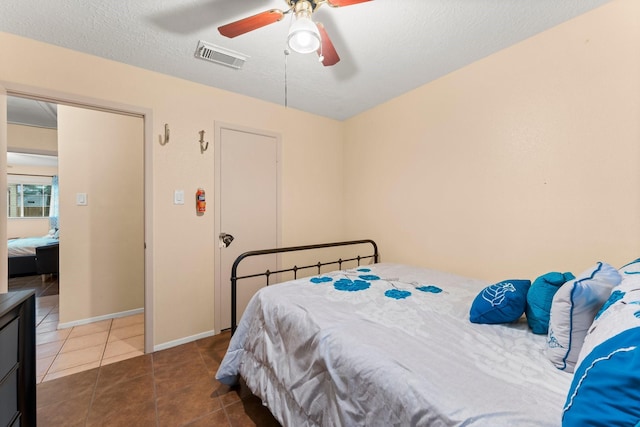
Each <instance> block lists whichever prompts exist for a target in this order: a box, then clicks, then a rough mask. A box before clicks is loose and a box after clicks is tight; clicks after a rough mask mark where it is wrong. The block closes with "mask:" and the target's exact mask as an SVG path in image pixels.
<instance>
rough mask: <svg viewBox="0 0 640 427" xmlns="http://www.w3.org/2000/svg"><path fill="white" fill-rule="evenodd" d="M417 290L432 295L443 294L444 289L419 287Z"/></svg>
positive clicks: (429, 286)
mask: <svg viewBox="0 0 640 427" xmlns="http://www.w3.org/2000/svg"><path fill="white" fill-rule="evenodd" d="M416 289H417V290H419V291H422V292H431V293H432V294H439V293H440V292H442V289H440V288H439V287H437V286H433V285H425V286H418V287H416Z"/></svg>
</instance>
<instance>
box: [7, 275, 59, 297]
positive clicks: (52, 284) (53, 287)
mask: <svg viewBox="0 0 640 427" xmlns="http://www.w3.org/2000/svg"><path fill="white" fill-rule="evenodd" d="M26 290H34V291H35V292H36V298H37V297H45V296H49V295H58V293H59V290H60V284H59V282H58V276H54V275H51V274H47V275H44V278H43V276H41V275H37V276H21V277H11V278H9V291H26Z"/></svg>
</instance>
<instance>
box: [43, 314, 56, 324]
mask: <svg viewBox="0 0 640 427" xmlns="http://www.w3.org/2000/svg"><path fill="white" fill-rule="evenodd" d="M59 320H60V315H59V314H58V313H49V314H47V315H46V317H45V318H44V319H42V323H49V322H56V323H58V321H59Z"/></svg>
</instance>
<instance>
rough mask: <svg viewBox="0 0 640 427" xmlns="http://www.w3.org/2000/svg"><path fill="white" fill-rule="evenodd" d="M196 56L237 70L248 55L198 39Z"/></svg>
mask: <svg viewBox="0 0 640 427" xmlns="http://www.w3.org/2000/svg"><path fill="white" fill-rule="evenodd" d="M196 58H200V59H204V60H205V61H211V62H215V63H216V64H220V65H226V66H227V67H231V68H235V69H236V70H239V69H240V68H242V66H243V65H244V63H245V61H246V60H247V58H248V56H247V55H243V54H241V53H238V52H234V51H232V50H229V49H225V48H222V47H220V46H216V45H214V44H211V43H207V42H204V41H202V40H200V41H199V42H198V48H197V49H196Z"/></svg>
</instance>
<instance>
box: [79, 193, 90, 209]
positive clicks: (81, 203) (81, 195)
mask: <svg viewBox="0 0 640 427" xmlns="http://www.w3.org/2000/svg"><path fill="white" fill-rule="evenodd" d="M87 204H89V203H88V201H87V193H76V205H78V206H87Z"/></svg>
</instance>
